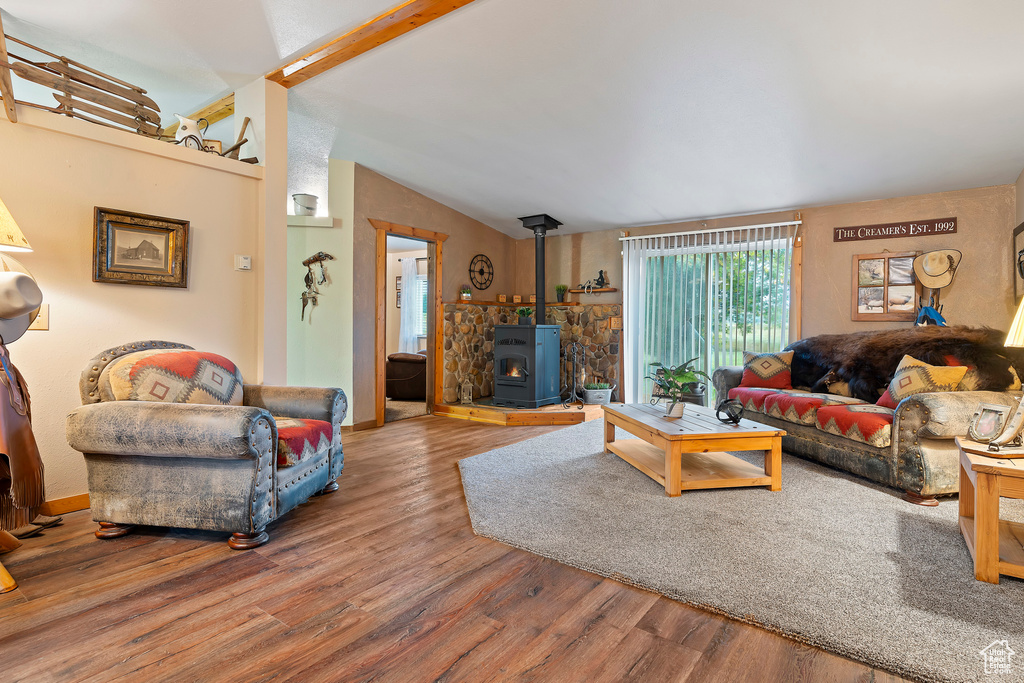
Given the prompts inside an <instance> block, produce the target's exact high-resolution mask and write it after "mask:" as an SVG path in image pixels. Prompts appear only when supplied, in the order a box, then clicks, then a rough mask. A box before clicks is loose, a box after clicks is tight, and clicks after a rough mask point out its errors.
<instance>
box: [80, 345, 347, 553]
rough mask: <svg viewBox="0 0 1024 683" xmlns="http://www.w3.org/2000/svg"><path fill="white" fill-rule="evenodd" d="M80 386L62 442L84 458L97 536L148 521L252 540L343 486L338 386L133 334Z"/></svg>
mask: <svg viewBox="0 0 1024 683" xmlns="http://www.w3.org/2000/svg"><path fill="white" fill-rule="evenodd" d="M79 391H80V393H81V397H82V403H83V404H84V405H82V406H81V407H79V408H76V409H75V410H73V411H72V412H71V413H70V414H69V415H68V418H67V425H66V428H67V439H68V443H69V444H70V445H71V447H72V448H74V449H75V450H77V451H80V452H82V453H83V454H84V455H85V460H86V465H87V467H88V473H89V498H90V506H91V508H92V515H93V519H94V520H96V521H97V522H99V523H100V528H99V530H97V532H96V536H97V537H98V538H115V537H118V536H123V535H124V534H126V533H128V532H129V531H130V530H131V527H132V526H133V525H137V524H145V525H152V526H167V527H182V528H187V529H206V530H211V531H224V532H228V533H231V534H232V535H231V538H230V539H229V540H228V545H229V546H230V547H232V548H234V549H236V550H243V549H248V548H255V547H257V546H259V545H262V544H263V543H266V542H267V540H268V538H269V537H268V535H267V532H266V530H265V528H266V526H267V524H269V523H270V522H272V521H273V520H275V519H277V518H278V517H280V516H281V515H283V514H285V513H286V512H288V511H289V510H291V509H292V508H294V507H296V506H297V505H299V504H301V503H304V502H305V501H307V500H308V499H309V498H310V496H313V495H317V494H320V493H329V492H331V491H335V490H337V489H338V484H337V481H336V480H337V478H338V477H339V476H340V475H341V471H342V467H343V466H344V455H343V453H342V449H341V422H342V420H343V419H344V418H345V413H346V412H347V410H348V403H347V400H346V398H345V394H344V392H343V391H342V390H341V389H321V388H306V387H275V386H263V385H251V384H243V382H242V376H241V373H240V372H239V370H238V368H237V367H236V366H235V364H234V363H232V362H231V361H230V360H228V359H226V358H224V357H222V356H218V355H216V354H212V353H204V352H200V351H195V350H194V349H192V348H191V347H189V346H185V345H183V344H176V343H173V342H164V341H140V342H134V343H131V344H125V345H124V346H118V347H115V348H112V349H107V350H106V351H104V352H102V353H100V354H98V355H97V356H96V357H95V358H93V359H92V360H91V361H89V363H88V365H87V366H86V368H85V370H84V371H83V372H82V377H81V380H80V382H79Z"/></svg>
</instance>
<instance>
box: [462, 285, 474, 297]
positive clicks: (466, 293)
mask: <svg viewBox="0 0 1024 683" xmlns="http://www.w3.org/2000/svg"><path fill="white" fill-rule="evenodd" d="M459 298H460V299H462V300H463V301H469V300H470V299H472V298H473V290H472V289H470V288H469V285H462V286H461V287H459Z"/></svg>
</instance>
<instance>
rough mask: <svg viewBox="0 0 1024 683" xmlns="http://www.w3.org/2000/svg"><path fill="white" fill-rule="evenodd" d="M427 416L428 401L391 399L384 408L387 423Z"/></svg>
mask: <svg viewBox="0 0 1024 683" xmlns="http://www.w3.org/2000/svg"><path fill="white" fill-rule="evenodd" d="M426 414H427V403H426V401H397V400H395V399H393V398H389V399H388V400H387V404H386V405H385V406H384V421H385V422H397V421H398V420H406V419H408V418H410V417H419V416H420V415H426Z"/></svg>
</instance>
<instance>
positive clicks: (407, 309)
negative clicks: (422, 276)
mask: <svg viewBox="0 0 1024 683" xmlns="http://www.w3.org/2000/svg"><path fill="white" fill-rule="evenodd" d="M417 274H418V273H417V269H416V259H414V258H412V257H408V258H404V259H402V315H401V319H400V320H399V323H398V350H399V352H401V353H416V352H417V351H419V349H420V342H419V333H420V330H419V325H418V323H419V318H420V308H421V307H420V306H417V305H416V304H417V303H420V302H419V297H418V296H417V294H418V291H419V283H418V282H417V281H416V279H417V278H416V276H417Z"/></svg>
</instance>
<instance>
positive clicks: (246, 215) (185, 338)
mask: <svg viewBox="0 0 1024 683" xmlns="http://www.w3.org/2000/svg"><path fill="white" fill-rule="evenodd" d="M19 118H20V119H21V122H20V123H17V124H11V123H8V122H7V121H6V119H2V120H0V149H2V150H3V157H4V163H3V164H0V197H2V198H3V200H4V202H5V203H6V204H7V206H8V207H9V208H10V210H11V213H12V214H13V215H14V217H15V219H16V220H17V221H18V223H19V225H20V226H21V228H22V231H23V232H24V233H25V235H26V237H27V238H28V240H29V241H30V242H31V243H32V246H33V248H34V250H35V251H33V252H32V253H27V254H18V255H17V257H18V259H19V260H20V261H21V262H22V263H24V264H25V265H26V266H27V267H28V268H29V269H30V270H31V271H32V273H33V275H34V276H35V278H36V280H37V281H38V283H39V286H40V288H41V289H42V291H43V296H44V300H45V302H46V303H48V304H50V329H49V331H38V332H36V331H32V332H28V333H27V334H26V335H25V336H24V337H23V338H22V339H20V340H19V341H17V342H15V343H13V344H12V345H11V348H10V351H11V358H12V360H13V361H14V362H15V363H16V364H17V366H18V367H19V368H20V369H21V371H22V372H23V373H24V375H25V378H26V380H27V381H28V385H29V390H30V392H31V395H32V407H33V425H34V430H35V434H36V439H37V441H38V444H39V450H40V452H41V454H42V457H43V463H44V465H45V469H46V494H47V498H48V499H51V500H52V499H55V498H64V497H67V496H72V495H77V494H81V493H85V492H86V491H87V485H86V474H85V462H84V460H83V458H82V456H81V454H79V453H78V452H76V451H73V450H71V449H70V448H69V447H68V445H67V442H66V441H65V437H64V418H65V416H66V415H67V413H68V412H69V411H70V410H72V409H73V408H75V407H76V406H78V405H79V404H80V399H79V395H78V378H79V374H80V373H81V372H82V370H83V369H84V368H85V365H86V363H87V361H88V360H89V359H90V358H91V357H92V356H93V355H94V354H96V353H98V352H100V351H103V350H104V349H106V348H109V347H112V346H116V345H120V344H123V343H125V342H131V341H137V340H144V339H161V340H169V341H177V342H182V343H185V344H188V345H190V346H194V347H196V348H200V349H204V350H209V351H213V352H215V353H220V354H222V355H224V356H227V357H228V358H230V359H232V360H233V361H235V362H236V363H237V364H238V365H239V366H240V368H241V370H242V373H243V375H244V376H245V377H246V378H253V379H255V377H256V373H257V366H258V361H257V334H256V331H257V318H256V313H257V311H256V307H257V285H256V272H255V271H250V272H239V271H235V270H234V269H233V255H234V254H248V255H251V256H252V257H253V264H254V268H258V267H259V266H260V256H261V255H260V253H259V250H258V245H257V240H256V229H255V226H256V223H257V221H258V211H259V185H260V183H261V182H262V181H261V180H260V178H261V176H262V169H256V168H253V167H251V166H248V165H243V164H239V163H237V162H231V161H228V160H225V159H219V158H210V159H209V160H207V159H206V157H208V156H209V155H201V154H199V153H198V152H195V151H193V150H184V149H179V148H177V147H174V146H172V145H168V144H166V143H160V142H156V141H154V140H149V139H145V138H141V137H139V136H135V135H131V134H128V133H123V132H119V131H111V130H107V129H104V128H101V127H99V126H95V125H93V124H89V123H85V122H82V121H76V120H71V119H67V118H64V117H58V116H53V115H51V114H47V113H45V112H37V111H33V110H28V109H25V108H19ZM197 161H201V162H202V163H195V162H197ZM226 169H235V170H236V171H237V172H235V171H229V170H226ZM96 206H103V207H111V208H117V209H124V210H128V211H135V212H140V213H147V214H155V215H158V216H168V217H173V218H182V219H186V220H189V221H191V233H190V236H189V241H190V250H189V251H190V261H189V287H188V289H168V288H162V287H141V286H129V285H118V284H103V283H95V282H92V264H93V257H92V243H93V209H94V207H96Z"/></svg>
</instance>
